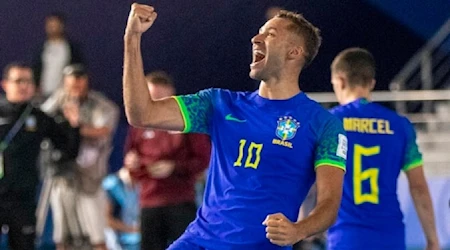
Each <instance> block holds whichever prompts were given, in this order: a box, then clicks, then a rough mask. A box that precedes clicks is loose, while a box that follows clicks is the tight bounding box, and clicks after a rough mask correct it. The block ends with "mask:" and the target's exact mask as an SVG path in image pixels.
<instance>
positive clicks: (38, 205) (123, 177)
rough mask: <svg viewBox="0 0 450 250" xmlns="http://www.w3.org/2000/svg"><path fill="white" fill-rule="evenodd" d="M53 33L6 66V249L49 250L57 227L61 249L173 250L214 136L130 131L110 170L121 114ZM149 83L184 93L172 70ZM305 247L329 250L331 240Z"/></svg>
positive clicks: (1, 156) (0, 206)
mask: <svg viewBox="0 0 450 250" xmlns="http://www.w3.org/2000/svg"><path fill="white" fill-rule="evenodd" d="M271 11H272V12H274V11H276V9H274V10H271ZM270 13H271V12H270ZM270 13H269V12H268V15H270ZM268 18H269V16H268ZM45 33H46V40H45V41H43V42H42V43H41V44H40V45H39V46H38V49H37V50H36V51H35V54H34V55H33V58H34V59H33V61H32V62H30V63H29V64H28V63H24V62H11V63H10V64H9V65H7V66H6V67H5V68H4V70H3V75H2V81H1V85H2V88H3V90H4V92H5V95H4V96H2V97H1V100H0V140H2V141H1V143H0V226H1V229H2V231H1V236H2V237H1V239H2V240H1V247H6V248H8V249H14V250H15V249H23V250H30V249H38V248H39V249H46V248H45V245H44V244H42V243H43V242H42V237H43V234H44V231H45V229H46V228H48V227H49V226H50V228H52V234H53V236H52V238H53V242H54V247H56V249H58V250H63V249H96V250H97V249H98V250H105V249H112V250H121V249H123V250H126V249H130V250H131V249H151V250H160V249H161V250H162V249H166V247H167V246H168V245H169V244H170V243H171V242H173V241H174V240H175V239H177V238H178V237H179V236H180V235H181V234H182V233H183V232H184V230H185V229H186V227H187V225H188V224H189V223H190V222H191V221H192V220H194V218H195V216H196V211H197V207H198V206H199V205H200V204H201V201H202V195H203V187H204V183H205V179H206V177H205V173H206V169H207V167H208V164H209V158H210V141H209V138H208V137H207V136H206V135H202V134H181V133H175V132H166V131H159V130H152V129H143V128H136V127H131V126H130V127H129V128H128V134H127V136H126V144H125V147H124V152H123V156H124V157H123V158H124V161H123V164H122V167H121V168H120V169H119V170H118V171H117V172H114V173H111V172H110V167H109V165H108V161H109V158H110V156H111V152H112V148H113V143H112V141H113V136H114V134H115V131H116V128H117V126H118V123H119V119H120V113H121V112H120V109H119V107H118V106H117V105H116V104H115V103H114V102H113V101H111V100H109V99H108V98H107V97H106V96H105V95H103V94H102V93H100V92H98V91H96V90H93V89H92V88H91V82H90V75H91V74H95V72H90V71H89V70H88V68H89V67H88V63H87V62H85V61H84V59H83V53H82V49H81V48H80V47H79V46H78V44H77V43H76V42H74V41H72V40H71V39H70V38H69V36H68V34H66V32H65V18H64V16H63V15H62V14H60V13H52V14H50V15H48V16H47V17H46V19H45ZM147 83H148V88H149V90H150V92H151V95H152V98H153V99H160V98H164V97H169V96H172V95H175V94H176V89H175V85H174V84H173V81H172V79H171V77H170V75H168V74H167V73H165V72H162V71H155V72H150V73H148V74H147ZM308 197H309V198H308V201H307V202H306V204H307V206H305V207H304V208H303V210H302V213H301V214H303V215H306V214H307V213H308V212H309V211H310V210H311V209H312V207H313V206H314V202H315V201H314V200H315V193H314V189H312V190H311V192H310V195H309V196H308ZM308 205H309V207H308ZM50 215H51V217H52V220H51V222H52V225H48V221H49V220H48V219H47V218H48V217H49V216H50ZM300 216H301V215H300ZM302 245H303V246H301V245H298V246H296V247H297V248H298V249H323V236H322V235H320V236H317V237H313V238H312V239H311V240H310V241H304V242H302ZM306 245H307V246H306ZM49 249H53V247H51V248H49Z"/></svg>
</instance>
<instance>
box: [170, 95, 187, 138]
mask: <svg viewBox="0 0 450 250" xmlns="http://www.w3.org/2000/svg"><path fill="white" fill-rule="evenodd" d="M172 98H173V99H175V101H176V102H177V104H178V107H179V108H180V112H181V116H183V121H184V129H183V133H187V132H190V130H191V120H190V119H189V115H188V110H187V108H186V105H185V104H184V101H183V99H181V97H180V96H172Z"/></svg>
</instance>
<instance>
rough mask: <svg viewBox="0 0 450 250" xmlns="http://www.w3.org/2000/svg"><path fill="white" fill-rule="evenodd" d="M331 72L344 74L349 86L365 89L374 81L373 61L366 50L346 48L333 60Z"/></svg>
mask: <svg viewBox="0 0 450 250" xmlns="http://www.w3.org/2000/svg"><path fill="white" fill-rule="evenodd" d="M331 71H332V72H342V73H345V74H346V75H347V78H348V81H349V84H350V86H353V87H354V86H356V85H361V86H364V87H367V86H368V85H369V84H371V82H372V80H373V79H375V59H374V57H373V55H372V54H371V53H370V52H369V51H368V50H366V49H363V48H357V47H354V48H348V49H345V50H343V51H341V52H340V53H339V54H338V55H337V56H336V57H335V58H334V60H333V63H332V64H331Z"/></svg>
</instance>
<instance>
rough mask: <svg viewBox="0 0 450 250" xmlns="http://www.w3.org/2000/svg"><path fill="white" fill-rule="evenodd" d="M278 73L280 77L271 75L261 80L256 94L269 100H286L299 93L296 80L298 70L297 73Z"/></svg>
mask: <svg viewBox="0 0 450 250" xmlns="http://www.w3.org/2000/svg"><path fill="white" fill-rule="evenodd" d="M280 75H281V76H282V77H278V78H275V77H273V78H271V79H268V80H263V81H261V83H260V84H259V90H258V94H259V95H260V96H262V97H264V98H267V99H270V100H286V99H289V98H291V97H293V96H295V95H297V94H298V93H300V91H301V90H300V87H299V82H298V78H299V75H300V72H298V74H286V73H282V74H280Z"/></svg>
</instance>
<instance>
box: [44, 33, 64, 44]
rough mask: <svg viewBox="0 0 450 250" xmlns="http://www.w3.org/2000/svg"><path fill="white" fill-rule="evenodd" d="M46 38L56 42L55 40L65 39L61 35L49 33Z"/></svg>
mask: <svg viewBox="0 0 450 250" xmlns="http://www.w3.org/2000/svg"><path fill="white" fill-rule="evenodd" d="M47 40H49V41H53V42H56V41H63V40H65V38H64V36H63V35H51V36H49V37H48V38H47Z"/></svg>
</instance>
